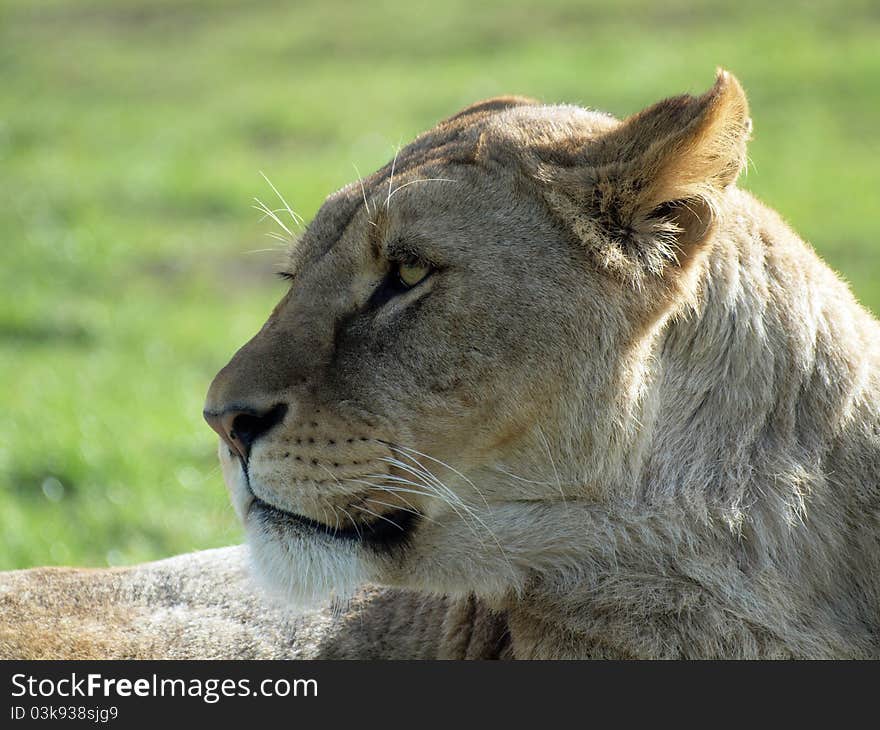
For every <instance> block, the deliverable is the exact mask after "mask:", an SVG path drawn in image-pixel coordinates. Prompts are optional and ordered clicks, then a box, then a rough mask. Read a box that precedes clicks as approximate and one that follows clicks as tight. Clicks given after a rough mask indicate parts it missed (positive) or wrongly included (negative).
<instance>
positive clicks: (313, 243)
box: [0, 72, 880, 658]
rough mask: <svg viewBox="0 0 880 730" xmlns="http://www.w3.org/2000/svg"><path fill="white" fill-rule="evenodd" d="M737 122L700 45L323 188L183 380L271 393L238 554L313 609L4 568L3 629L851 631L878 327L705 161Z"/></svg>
mask: <svg viewBox="0 0 880 730" xmlns="http://www.w3.org/2000/svg"><path fill="white" fill-rule="evenodd" d="M750 129H751V122H750V121H749V117H748V105H747V103H746V99H745V95H744V93H743V91H742V89H741V87H740V85H739V84H738V82H737V81H736V80H735V79H734V78H733V77H732V76H730V75H729V74H727V73H725V72H720V73H719V75H718V77H717V79H716V83H715V85H714V87H713V88H712V89H711V90H710V91H709V92H707V93H706V94H704V95H702V96H699V97H690V96H684V97H679V98H676V99H670V100H666V101H663V102H660V103H659V104H657V105H655V106H653V107H651V108H649V109H647V110H645V111H643V112H641V113H639V114H636V115H634V116H633V117H630V118H629V119H626V120H624V121H623V122H618V121H617V120H614V119H613V118H611V117H609V116H607V115H604V114H600V113H597V112H590V111H586V110H583V109H578V108H575V107H564V106H542V105H540V104H537V103H536V102H533V101H530V100H525V99H520V98H516V97H511V98H504V99H499V100H490V101H488V102H483V103H482V104H479V105H475V106H474V107H471V108H469V109H467V110H464V111H463V112H461V113H459V114H458V115H456V116H454V117H451V118H450V119H448V120H446V121H444V122H442V123H440V124H439V125H438V126H437V127H435V128H434V129H433V130H431V131H429V132H427V133H425V134H423V135H422V136H420V137H419V138H418V139H417V140H415V141H414V142H413V143H412V144H411V145H409V146H408V147H406V148H404V149H402V150H401V151H400V153H399V154H398V155H397V156H396V158H395V160H394V161H393V162H392V163H389V165H387V166H386V167H385V168H383V169H382V170H379V171H378V172H376V173H375V174H373V175H372V176H370V177H369V178H367V179H365V180H363V181H358V183H355V184H353V185H351V186H349V187H347V188H344V189H343V190H341V191H339V192H337V193H335V194H334V195H332V196H330V198H328V200H327V202H326V203H325V205H324V207H323V208H322V209H321V210H320V211H319V213H318V214H317V216H316V218H315V220H314V221H313V222H312V223H311V224H310V226H309V228H308V230H307V231H306V233H305V235H304V236H303V237H302V239H301V240H300V241H299V242H298V244H297V245H296V246H295V247H294V248H293V249H292V251H291V258H290V264H289V266H290V273H291V274H292V275H293V276H294V277H295V278H294V282H293V284H292V286H291V290H290V291H289V292H288V293H287V295H286V296H285V297H284V299H283V300H282V301H281V302H280V303H279V305H278V306H277V307H276V308H275V310H274V312H273V313H272V315H271V316H270V318H269V320H268V321H267V323H266V325H265V326H264V327H263V329H262V330H261V331H260V332H259V333H258V334H257V335H256V337H254V339H253V340H251V341H250V342H249V343H247V344H246V345H245V346H244V347H243V348H242V349H241V350H240V351H239V352H238V353H237V354H236V355H235V357H234V358H233V359H232V361H231V362H230V363H229V364H228V365H227V366H226V367H225V368H224V369H223V370H222V371H221V372H220V373H219V374H218V376H217V378H216V379H215V381H214V383H213V384H212V387H211V390H210V392H209V394H208V399H207V403H206V410H207V411H208V412H209V413H211V414H215V415H216V414H221V413H229V412H230V409H233V410H239V411H247V412H251V413H255V412H262V411H268V410H269V409H271V408H273V407H276V406H279V405H283V406H285V407H286V411H285V412H284V416H283V419H282V420H281V421H280V422H279V423H278V424H277V425H275V426H273V428H272V429H271V430H269V431H267V432H266V433H265V434H264V435H262V436H261V437H260V438H259V439H258V440H256V441H255V442H254V443H253V445H252V447H251V450H250V456H249V460H248V465H247V474H245V472H244V470H243V468H242V464H241V462H240V461H239V460H238V459H237V458H233V457H232V452H231V451H230V450H229V449H228V448H227V447H226V446H225V445H223V446H221V449H220V457H221V462H222V464H223V468H224V476H225V478H226V482H227V485H228V487H229V490H230V494H231V497H232V501H233V504H234V505H235V507H236V509H237V511H238V513H239V515H240V517H241V518H242V520H243V522H244V525H245V529H246V531H247V534H248V539H249V544H250V549H251V551H252V553H253V562H254V567H255V574H256V575H257V576H258V577H259V578H260V580H261V581H262V582H263V583H264V584H265V585H267V586H269V587H270V588H271V589H272V590H273V591H274V592H275V593H277V594H280V596H281V600H282V601H293V600H297V601H318V602H320V601H322V600H323V601H326V600H327V596H329V595H331V594H334V593H335V594H336V596H337V600H341V601H343V603H344V602H345V601H346V600H350V601H351V602H350V603H348V604H344V605H348V606H349V608H348V610H347V612H341V613H337V614H334V613H333V612H332V610H330V609H326V608H324V609H322V610H321V611H319V612H317V613H315V612H312V613H305V614H302V615H299V614H297V615H296V616H294V615H292V614H289V613H287V612H286V611H285V610H284V609H280V608H278V605H277V604H275V603H272V602H271V599H269V598H268V597H266V596H264V595H263V594H262V593H259V592H255V591H253V590H252V589H251V588H250V587H249V586H248V585H247V583H246V579H245V577H244V574H243V573H242V572H241V570H240V566H239V567H236V568H234V576H233V577H232V578H230V577H229V576H228V575H227V574H226V573H225V572H224V571H226V568H224V567H223V565H224V564H223V561H222V560H215V559H211V560H210V561H209V562H210V564H209V565H207V564H206V565H205V566H204V569H199V570H197V571H194V569H193V567H192V566H194V565H196V564H197V563H198V561H199V560H204V559H205V558H203V557H198V556H196V557H187V556H182V557H180V558H177V559H175V560H176V561H177V562H174V561H172V562H171V563H166V564H156V565H151V566H144V567H141V568H137V569H133V570H131V571H122V572H103V573H97V574H83V573H79V572H74V573H72V574H71V573H49V574H46V573H43V572H24V573H17V574H9V575H7V576H5V577H3V578H2V579H0V586H2V587H3V589H4V590H5V598H4V601H5V603H4V604H3V607H2V611H3V612H2V613H0V616H2V618H3V623H2V624H0V625H5V627H6V628H5V629H4V630H3V633H0V636H2V637H3V638H2V640H0V649H2V650H3V653H4V655H6V656H15V655H21V654H27V655H33V654H35V653H38V652H41V651H42V652H44V653H45V654H51V655H55V654H57V653H59V652H61V651H62V647H64V646H72V647H73V649H72V650H71V651H74V652H75V653H76V655H95V654H98V655H100V654H110V655H114V656H119V655H127V654H131V655H137V656H156V655H190V656H199V655H208V656H221V655H226V656H242V655H245V654H244V653H245V652H246V649H245V647H246V646H253V647H255V648H254V649H253V651H252V653H251V654H252V655H258V656H280V655H284V656H327V655H333V656H337V655H338V656H402V655H406V656H472V657H490V656H512V657H520V658H568V657H582V658H585V657H646V658H661V657H737V658H745V657H877V656H878V654H880V640H878V636H880V609H878V606H880V545H878V542H880V495H878V487H880V482H878V480H880V477H878V474H880V405H878V404H880V327H878V324H877V322H876V321H875V320H874V319H872V318H871V316H870V315H869V314H868V313H867V312H865V311H864V310H863V309H862V308H861V307H860V306H859V305H858V304H857V303H856V302H855V300H854V299H853V297H852V295H851V294H850V292H849V291H848V289H847V287H846V286H845V285H844V284H843V283H842V282H840V280H839V279H838V278H837V277H836V276H835V275H834V274H833V273H832V272H831V271H830V270H829V269H828V268H827V267H826V266H825V265H824V264H823V263H822V262H821V261H820V260H819V259H818V258H817V257H816V255H815V254H814V253H813V251H812V250H811V249H810V248H809V247H808V246H807V245H806V244H805V243H804V242H802V241H801V240H800V239H799V238H798V237H797V236H796V235H795V234H794V233H793V232H792V231H791V230H790V229H789V228H788V227H787V226H786V225H785V223H784V222H783V221H781V220H780V219H779V217H778V216H777V215H776V214H775V213H773V212H772V211H771V210H769V209H767V208H765V207H764V206H763V205H762V204H760V203H759V202H758V201H756V200H755V199H754V198H752V197H751V196H750V195H748V194H747V193H745V192H742V191H740V190H738V189H737V188H736V187H735V180H736V178H737V175H738V173H739V172H740V169H741V168H742V166H743V164H744V161H745V145H746V141H747V137H748V135H749V132H750ZM400 260H407V261H409V260H411V261H417V262H421V263H424V264H430V266H431V267H432V268H433V269H434V273H433V274H431V275H430V276H429V277H428V278H427V279H425V280H424V281H423V282H422V283H421V284H419V285H418V286H416V287H415V288H413V289H411V290H409V291H405V292H404V291H397V292H396V294H395V295H394V296H391V297H387V298H386V299H384V300H383V301H382V302H381V304H376V302H377V301H378V300H377V299H376V296H377V295H376V292H377V287H380V286H382V282H387V281H389V279H388V278H387V277H389V276H392V275H393V272H394V269H395V265H396V264H395V262H396V261H400ZM400 489H406V491H399V490H400ZM412 513H417V515H418V517H416V518H413V517H412ZM291 515H298V516H304V517H307V518H309V520H312V521H313V523H308V522H304V521H303V520H302V519H300V517H293V516H291ZM389 520H390V521H392V522H394V521H401V522H405V525H404V526H405V528H406V529H405V531H404V532H403V534H400V535H398V536H397V537H395V535H397V533H394V532H393V529H391V530H390V532H389V528H388V525H387V522H388V521H389ZM315 523H318V524H321V525H324V526H325V528H323V529H322V528H318V527H315V526H314V524H315ZM353 530H354V531H356V536H355V534H354V533H353V532H352V531H353ZM334 531H336V534H333V533H334ZM339 531H341V532H342V533H343V534H344V535H345V534H348V535H349V536H348V537H344V536H340V534H339ZM377 534H381V535H383V536H384V537H383V540H381V541H380V540H378V539H377V537H376V535H377ZM389 534H390V535H391V537H389ZM371 535H372V536H371ZM232 554H235V555H238V553H230V555H232ZM217 555H218V556H222V555H225V553H218V554H217ZM236 560H240V556H239V557H238V558H236ZM236 565H238V563H236ZM159 575H161V576H163V577H162V578H161V581H160V582H161V583H162V585H168V583H167V581H169V580H170V581H171V583H172V585H171V587H170V588H167V589H163V590H161V591H159V592H158V593H156V592H151V590H150V589H149V586H150V585H152V584H153V583H154V582H155V581H156V580H158V579H157V576H159ZM208 584H210V585H211V586H213V587H216V586H217V585H223V586H224V588H223V591H222V594H223V595H224V596H225V598H217V597H215V596H214V595H212V592H211V590H209V589H208V588H207V585H208ZM364 584H374V585H383V586H386V588H384V589H381V590H379V589H369V591H370V592H368V593H367V594H366V596H365V595H364V594H363V593H362V591H363V588H361V587H360V586H362V585H364ZM212 590H213V589H212ZM376 591H378V592H376ZM352 596H353V598H352ZM168 603H171V604H173V605H174V606H177V607H178V608H179V611H178V612H177V613H174V612H173V611H172V612H168V611H166V612H165V613H161V611H162V610H163V608H162V607H163V606H165V607H166V608H167V605H168ZM218 604H219V605H218ZM239 605H241V606H245V607H248V608H255V609H256V610H257V613H259V607H263V606H265V607H266V608H265V613H264V614H263V618H262V619H261V620H259V621H258V620H256V619H254V618H253V617H252V615H251V613H252V612H251V611H250V610H242V611H239V610H238V609H237V608H236V606H239ZM324 605H326V603H325V604H324ZM96 606H99V607H105V606H106V607H107V609H108V613H107V615H108V616H109V618H106V619H101V620H96V619H94V618H93V617H94V616H96V615H100V614H102V613H103V611H100V612H98V611H95V607H96ZM288 610H290V609H288ZM157 611H159V612H160V614H157V613H156V612H157ZM157 615H161V618H157ZM163 622H164V623H163ZM211 622H220V623H221V624H222V625H223V626H224V627H225V628H224V629H223V631H211V630H210V629H209V628H208V627H209V626H212V623H211ZM410 622H412V623H411V624H410ZM181 624H183V625H181ZM160 625H162V626H168V627H171V631H170V634H169V635H170V636H172V637H173V638H172V639H170V640H166V639H163V638H161V637H160V635H159V634H157V630H156V629H154V627H155V626H160ZM133 627H136V628H133ZM342 636H345V637H347V638H346V639H345V640H344V641H345V648H344V650H342V649H339V648H338V646H337V648H336V649H333V650H328V649H326V640H325V639H323V638H321V637H342ZM108 637H109V638H108ZM217 637H219V638H217ZM338 640H339V641H342V639H341V638H340V639H338ZM331 643H332V640H331ZM318 644H320V646H321V647H323V648H316V645H318ZM334 651H335V652H337V653H335V654H334Z"/></svg>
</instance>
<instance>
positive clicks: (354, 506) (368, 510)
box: [351, 504, 405, 532]
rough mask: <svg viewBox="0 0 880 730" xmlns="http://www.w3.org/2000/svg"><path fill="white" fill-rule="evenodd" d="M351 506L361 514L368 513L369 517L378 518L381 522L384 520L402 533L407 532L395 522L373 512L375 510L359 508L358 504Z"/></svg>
mask: <svg viewBox="0 0 880 730" xmlns="http://www.w3.org/2000/svg"><path fill="white" fill-rule="evenodd" d="M351 506H352V507H353V508H354V509H359V510H360V511H361V512H366V513H367V514H368V515H373V517H376V518H378V519H380V520H384V521H385V522H387V523H388V524H389V525H394V526H395V527H396V528H397V529H398V530H400V531H401V532H405V530H404V529H403V528H402V527H401V526H400V525H398V524H397V523H396V522H395V521H394V520H391V519H388V518H387V517H383V516H382V515H380V514H377V513H376V512H373V510H370V509H367V508H366V507H359V506H358V505H356V504H353V505H351ZM369 526H370V525H369V524H368V525H367V527H369Z"/></svg>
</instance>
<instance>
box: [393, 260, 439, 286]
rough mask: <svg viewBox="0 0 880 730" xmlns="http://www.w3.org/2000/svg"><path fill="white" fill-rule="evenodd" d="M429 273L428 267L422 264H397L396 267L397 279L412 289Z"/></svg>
mask: <svg viewBox="0 0 880 730" xmlns="http://www.w3.org/2000/svg"><path fill="white" fill-rule="evenodd" d="M430 273H431V269H430V267H428V266H425V265H424V264H399V265H398V267H397V278H399V279H400V281H401V283H403V284H404V286H407V287H409V288H412V287H414V286H415V285H416V284H418V283H419V282H420V281H422V280H423V279H425V277H427V276H428V274H430Z"/></svg>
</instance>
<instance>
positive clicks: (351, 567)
mask: <svg viewBox="0 0 880 730" xmlns="http://www.w3.org/2000/svg"><path fill="white" fill-rule="evenodd" d="M246 532H247V538H248V544H249V546H250V555H251V567H252V573H253V575H254V577H255V578H256V579H257V581H258V582H259V583H260V584H261V585H262V586H263V587H264V588H265V589H266V590H267V591H268V592H269V593H271V594H274V595H275V596H277V597H278V598H279V599H281V600H282V601H284V602H285V603H287V604H289V605H292V606H294V607H295V608H299V609H302V610H309V609H315V608H322V607H324V606H327V605H329V604H331V603H346V602H347V601H349V600H350V599H351V598H352V596H353V595H354V593H355V592H356V591H357V589H358V588H359V587H360V586H362V585H364V584H365V583H367V582H368V576H367V574H366V570H365V567H364V565H363V562H362V560H361V558H360V557H359V556H358V554H357V545H356V544H355V543H353V542H350V541H347V540H333V544H332V545H328V544H327V543H326V542H325V539H332V538H323V537H321V536H309V535H299V534H297V533H295V532H285V533H284V534H279V532H278V530H277V529H275V528H273V527H270V528H268V529H267V527H266V526H265V525H263V524H261V522H260V521H259V520H248V522H247V524H246Z"/></svg>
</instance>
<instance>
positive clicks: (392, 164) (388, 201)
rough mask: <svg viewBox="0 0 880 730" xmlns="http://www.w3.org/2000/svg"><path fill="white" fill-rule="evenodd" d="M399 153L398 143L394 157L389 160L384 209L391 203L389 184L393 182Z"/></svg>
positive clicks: (386, 209)
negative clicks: (386, 195)
mask: <svg viewBox="0 0 880 730" xmlns="http://www.w3.org/2000/svg"><path fill="white" fill-rule="evenodd" d="M399 154H400V144H398V145H397V152H395V153H394V159H393V160H391V174H390V175H389V176H388V197H387V198H386V199H385V211H386V212H387V211H388V206H389V205H390V204H391V186H392V184H393V182H394V166H395V165H396V164H397V156H398V155H399Z"/></svg>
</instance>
